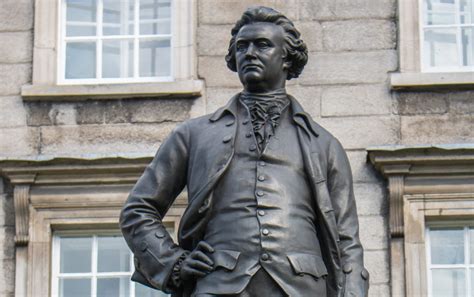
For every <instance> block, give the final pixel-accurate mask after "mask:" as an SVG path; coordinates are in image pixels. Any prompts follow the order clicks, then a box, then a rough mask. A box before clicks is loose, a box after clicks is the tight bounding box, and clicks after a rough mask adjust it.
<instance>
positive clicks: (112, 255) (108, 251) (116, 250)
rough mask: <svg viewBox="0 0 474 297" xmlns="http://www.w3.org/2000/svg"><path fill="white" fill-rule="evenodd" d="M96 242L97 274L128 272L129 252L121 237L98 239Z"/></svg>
mask: <svg viewBox="0 0 474 297" xmlns="http://www.w3.org/2000/svg"><path fill="white" fill-rule="evenodd" d="M97 242H98V243H97V248H98V253H97V271H98V272H119V271H122V272H127V271H130V250H129V249H128V246H127V244H126V243H125V240H124V239H123V237H121V236H113V237H112V236H107V237H99V238H98V239H97Z"/></svg>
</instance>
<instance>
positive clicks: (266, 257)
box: [260, 253, 270, 261]
mask: <svg viewBox="0 0 474 297" xmlns="http://www.w3.org/2000/svg"><path fill="white" fill-rule="evenodd" d="M260 259H262V260H263V261H267V260H268V259H270V255H269V254H267V253H263V254H262V256H260Z"/></svg>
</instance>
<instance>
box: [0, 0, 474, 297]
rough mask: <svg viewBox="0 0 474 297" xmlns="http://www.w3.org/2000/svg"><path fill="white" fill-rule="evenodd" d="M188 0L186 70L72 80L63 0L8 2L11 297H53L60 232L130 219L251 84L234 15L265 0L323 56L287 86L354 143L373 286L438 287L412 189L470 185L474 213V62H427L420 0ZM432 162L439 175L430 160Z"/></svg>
mask: <svg viewBox="0 0 474 297" xmlns="http://www.w3.org/2000/svg"><path fill="white" fill-rule="evenodd" d="M173 1H175V2H177V3H181V4H179V5H184V6H186V7H187V8H186V9H187V11H188V14H187V15H186V18H185V22H186V21H187V22H188V23H189V24H190V25H189V27H188V28H187V29H185V30H184V31H180V32H181V33H180V34H187V36H188V37H187V39H186V41H187V42H189V43H188V45H190V46H189V51H188V52H189V53H190V56H188V57H187V58H186V59H187V60H186V61H187V63H188V64H189V65H188V69H187V70H186V71H187V72H186V71H185V72H186V73H185V74H184V75H183V77H182V78H179V79H177V80H176V81H175V82H168V83H163V82H156V83H141V84H140V83H136V82H135V83H131V84H101V85H93V84H92V85H72V86H68V85H67V84H66V85H60V86H58V85H57V84H56V83H55V78H54V76H55V75H56V74H55V69H57V68H55V67H53V66H52V67H50V66H48V65H49V64H48V63H51V62H50V60H48V59H52V60H55V58H54V57H55V56H54V55H55V54H57V52H58V50H57V48H56V47H55V46H56V45H57V40H55V39H54V38H53V40H52V41H51V40H49V39H48V38H51V36H55V34H56V33H55V32H56V31H55V30H56V29H55V28H57V26H60V25H58V22H59V20H58V17H57V15H56V14H55V12H54V11H55V10H54V6H55V5H57V2H58V1H53V0H36V1H33V0H4V1H2V4H1V5H0V159H1V161H0V172H1V175H2V181H3V182H2V183H0V199H1V202H0V242H1V244H0V296H5V297H6V296H9V297H10V296H17V297H19V296H43V295H36V294H37V293H35V292H42V293H41V294H46V295H48V294H51V287H52V286H53V285H51V284H52V280H51V275H52V274H53V273H52V272H51V270H50V269H52V268H50V267H52V265H51V263H53V262H52V261H53V260H54V259H53V256H52V253H53V248H52V244H53V242H52V236H54V234H55V232H56V231H57V230H63V229H67V230H70V229H75V228H77V229H80V230H87V228H90V229H91V230H96V229H101V228H104V229H114V228H115V229H116V224H117V215H118V210H119V208H120V202H121V201H123V200H124V199H125V197H126V192H127V190H128V189H129V188H130V186H131V185H132V184H133V181H134V180H136V178H137V177H138V176H139V173H140V171H141V170H143V168H144V166H145V164H146V163H147V162H148V161H149V160H150V158H151V157H152V156H153V154H154V152H155V151H156V150H157V148H158V147H159V145H160V143H161V142H162V141H163V139H164V138H165V137H166V135H167V134H169V132H170V131H171V130H172V129H173V127H175V126H176V124H178V123H180V122H182V121H184V120H186V119H189V118H193V117H197V116H200V115H203V114H206V113H210V112H213V111H214V110H216V109H217V108H218V107H219V106H221V105H223V104H225V103H226V101H227V100H228V99H229V98H230V97H231V96H232V95H233V94H235V93H237V92H239V91H240V83H239V80H238V78H237V76H236V74H234V73H232V72H230V71H229V70H228V69H227V68H226V64H225V61H224V56H225V54H226V50H227V44H228V40H229V37H230V29H231V28H232V25H233V23H234V22H235V21H236V20H237V19H238V17H239V16H240V14H241V13H242V11H243V10H244V9H245V8H246V7H247V6H249V5H254V4H261V5H266V6H271V7H274V8H276V9H277V10H280V11H281V12H283V13H284V14H285V15H287V16H288V17H289V18H290V19H292V20H295V24H296V27H297V28H298V29H299V30H300V31H301V33H302V38H303V39H304V40H305V41H306V43H307V45H308V47H309V51H310V53H309V63H308V65H307V66H306V68H305V70H304V71H303V74H302V75H301V77H300V78H298V79H296V80H292V81H290V82H289V84H288V87H287V90H288V93H290V94H292V95H294V96H295V97H296V98H297V99H298V100H299V101H300V102H301V103H302V105H303V107H304V108H305V109H306V110H307V111H308V112H309V113H310V114H311V115H312V116H313V117H314V119H315V120H316V121H317V122H318V123H320V124H321V125H322V126H323V127H325V128H326V129H328V130H329V131H330V132H331V133H333V134H334V135H335V136H336V137H337V138H338V139H339V140H340V141H341V142H342V144H343V146H344V147H345V149H346V150H347V153H348V156H349V158H350V162H351V166H352V170H353V176H354V187H355V196H356V199H357V207H358V212H359V217H360V236H361V240H362V243H363V245H364V248H365V261H366V265H367V268H368V270H369V272H370V273H371V279H370V283H371V288H370V296H374V297H375V296H377V297H378V296H418V295H419V296H425V295H426V294H427V292H428V291H427V290H428V287H429V286H430V283H429V281H428V280H427V278H425V277H424V276H420V277H419V283H417V282H416V281H410V280H409V278H410V277H411V278H412V279H413V277H415V278H416V276H413V274H415V273H414V272H413V270H412V269H413V267H416V264H413V261H414V259H411V258H410V259H409V258H407V257H408V255H412V254H411V253H410V251H409V250H408V249H409V248H410V247H409V243H410V241H409V240H410V239H409V238H411V237H410V236H409V235H407V234H406V230H407V229H406V228H405V227H406V226H405V225H406V224H407V217H406V212H407V211H408V208H407V203H404V201H406V199H409V198H410V197H411V198H412V199H415V198H417V197H418V196H416V195H421V196H419V197H418V198H417V199H422V200H423V199H428V198H426V197H428V196H429V195H431V196H429V197H439V196H436V195H438V194H439V195H445V196H442V197H444V198H443V199H449V198H450V197H451V198H452V197H457V200H456V201H458V202H459V203H461V204H460V205H462V207H461V208H462V209H464V210H463V211H457V212H456V211H453V212H452V213H451V216H450V217H449V221H450V222H451V223H452V221H454V222H456V220H457V219H458V218H461V219H462V220H464V221H466V220H467V221H469V220H471V223H472V216H473V215H474V204H473V202H472V201H473V200H474V194H473V193H474V189H473V186H472V185H473V184H474V179H473V176H474V169H473V167H474V166H473V164H474V163H473V162H474V157H473V156H474V129H473V127H474V91H472V89H473V87H474V72H463V73H449V74H447V75H446V74H437V73H430V74H429V75H424V74H423V73H422V71H421V70H420V68H419V67H418V66H416V65H418V64H419V63H417V62H416V61H419V59H420V58H419V57H418V56H416V55H417V53H418V54H419V51H420V50H419V47H417V46H416V44H417V43H418V42H419V36H418V35H417V34H418V33H416V32H418V31H419V30H417V28H418V27H417V26H418V25H417V24H419V23H418V21H419V20H418V19H417V14H416V13H413V11H412V8H413V7H415V9H419V7H418V6H417V5H418V4H417V3H418V2H419V1H415V0H412V1H411V0H399V1H396V0H351V1H349V0H337V1H333V0H287V1H280V0H258V1H257V0H255V1H247V0H245V1H241V0H240V1H237V0H219V1H218V0H173ZM183 3H184V4H183ZM473 5H474V4H473ZM51 7H53V9H51ZM416 7H418V8H416ZM175 13H176V14H178V15H179V13H180V12H175ZM173 16H175V14H173ZM48 28H50V29H48ZM51 28H53V29H51ZM48 30H50V31H49V33H48ZM45 32H46V33H45ZM183 32H185V33H183ZM410 34H412V35H410ZM413 34H414V35H413ZM413 36H415V37H414V38H415V39H414V38H412V37H413ZM416 36H418V37H416ZM416 38H418V39H416ZM413 44H415V45H413ZM417 50H418V51H417ZM51 55H53V58H51ZM48 56H49V58H48ZM471 63H472V62H471ZM45 65H46V66H45ZM413 65H415V66H413ZM471 65H472V64H471ZM473 71H474V70H473ZM51 76H52V79H51ZM424 164H428V165H429V166H428V167H429V168H430V169H429V170H431V171H430V173H429V174H428V173H426V174H425V175H423V174H421V173H420V172H426V171H423V170H424V169H426V168H427V167H426V166H424ZM390 166H392V167H390ZM397 166H398V167H397ZM403 166H404V167H403ZM417 166H419V167H417ZM430 166H431V167H430ZM400 168H402V169H400ZM416 168H421V169H419V171H416V170H415V169H416ZM440 168H441V169H440ZM395 169H397V170H398V169H399V171H397V170H395ZM410 170H411V171H410ZM413 170H415V171H413ZM417 174H418V175H417ZM412 176H415V178H413V179H411V178H412ZM417 176H421V177H420V178H417ZM434 176H436V177H437V178H438V179H436V180H433V177H434ZM420 180H423V181H424V182H425V183H424V184H423V182H422V181H420ZM446 180H456V182H455V183H450V182H445V181H446ZM420 183H421V184H423V185H425V187H423V186H418V185H419V184H420ZM407 185H408V186H407ZM426 185H428V186H426ZM438 185H441V186H440V187H437V186H438ZM111 193H112V194H111ZM407 195H408V196H407ZM410 195H411V196H410ZM413 195H415V196H413ZM433 195H434V196H433ZM84 197H85V198H84ZM407 197H408V198H407ZM82 199H85V200H82ZM180 199H181V200H180ZM404 199H405V200H404ZM433 199H435V198H433ZM81 201H82V202H81ZM84 201H85V202H84ZM184 201H185V194H183V197H181V198H179V199H178V203H177V205H176V207H175V208H173V209H172V211H171V213H170V218H171V219H170V220H169V222H170V226H171V227H175V226H176V224H177V222H178V221H179V216H180V214H181V213H182V209H183V207H184V204H185V202H184ZM453 203H454V202H453ZM456 205H457V204H456ZM456 205H452V208H453V209H458V208H456ZM437 207H438V206H437ZM443 207H447V208H449V207H448V206H443ZM433 209H437V208H436V207H434V208H433ZM439 209H440V210H441V211H442V209H443V208H439ZM68 211H69V212H68ZM71 213H74V215H68V214H71ZM61 214H62V215H61ZM427 216H428V215H427ZM431 217H436V216H435V215H432V216H431ZM395 218H400V221H396V219H395ZM435 220H436V219H435ZM443 220H444V219H443ZM443 220H441V221H443ZM462 220H461V221H462ZM461 221H460V222H461ZM46 222H47V223H46ZM410 224H412V223H410ZM413 224H414V225H411V226H418V227H419V223H413ZM417 224H418V225H417ZM460 224H461V225H462V226H467V227H469V226H471V225H469V224H467V225H466V224H464V223H460ZM423 226H424V225H423ZM48 228H49V229H48ZM396 228H398V229H396ZM400 228H401V229H400ZM424 228H426V226H425V227H424ZM395 229H396V230H395ZM415 229H416V228H415ZM397 230H398V231H397ZM400 230H401V231H400ZM410 230H411V229H410ZM410 230H408V231H410ZM424 230H425V229H422V232H425V231H424ZM473 236H474V235H473ZM419 238H421V239H420V240H421V241H415V243H417V244H419V245H417V247H416V248H420V249H424V247H425V242H424V241H423V240H424V239H423V238H424V236H423V235H420V236H419ZM473 242H474V241H473ZM471 249H472V247H471ZM407 252H408V255H407ZM420 255H424V254H420ZM473 255H474V252H473ZM36 262H37V263H36ZM417 263H418V264H417V265H427V263H426V261H424V260H420V261H419V262H417ZM40 267H41V268H40ZM422 271H426V269H425V270H422ZM473 273H474V272H473ZM421 283H424V284H425V285H422V284H421ZM459 296H461V295H459Z"/></svg>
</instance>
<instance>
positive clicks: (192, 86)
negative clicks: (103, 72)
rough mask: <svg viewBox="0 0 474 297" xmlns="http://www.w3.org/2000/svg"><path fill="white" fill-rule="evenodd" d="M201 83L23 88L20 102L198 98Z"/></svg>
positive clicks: (201, 89)
mask: <svg viewBox="0 0 474 297" xmlns="http://www.w3.org/2000/svg"><path fill="white" fill-rule="evenodd" d="M203 88H204V82H203V81H202V80H184V81H174V82H158V83H129V84H99V85H24V86H23V87H22V88H21V96H22V97H23V100H27V101H40V100H64V99H68V100H86V99H121V98H134V97H188V98H189V97H199V96H201V94H202V91H203Z"/></svg>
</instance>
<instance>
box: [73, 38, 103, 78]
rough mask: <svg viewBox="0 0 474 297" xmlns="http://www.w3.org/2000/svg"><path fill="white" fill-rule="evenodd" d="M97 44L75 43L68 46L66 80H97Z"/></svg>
mask: <svg viewBox="0 0 474 297" xmlns="http://www.w3.org/2000/svg"><path fill="white" fill-rule="evenodd" d="M95 65H96V46H95V42H74V43H72V42H71V43H67V45H66V78H95Z"/></svg>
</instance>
